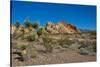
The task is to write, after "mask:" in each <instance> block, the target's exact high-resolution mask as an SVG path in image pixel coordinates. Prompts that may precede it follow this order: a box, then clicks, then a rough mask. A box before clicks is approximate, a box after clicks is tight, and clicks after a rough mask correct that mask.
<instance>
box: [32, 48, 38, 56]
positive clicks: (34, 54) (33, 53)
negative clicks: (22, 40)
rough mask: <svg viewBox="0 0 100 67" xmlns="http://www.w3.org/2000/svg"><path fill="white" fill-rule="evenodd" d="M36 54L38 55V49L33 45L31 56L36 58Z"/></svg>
mask: <svg viewBox="0 0 100 67" xmlns="http://www.w3.org/2000/svg"><path fill="white" fill-rule="evenodd" d="M36 56H37V50H36V48H34V47H32V49H31V57H32V58H34V57H36Z"/></svg>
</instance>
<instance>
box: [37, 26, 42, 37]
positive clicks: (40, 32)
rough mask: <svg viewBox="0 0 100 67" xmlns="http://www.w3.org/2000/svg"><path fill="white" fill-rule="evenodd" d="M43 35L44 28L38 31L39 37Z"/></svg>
mask: <svg viewBox="0 0 100 67" xmlns="http://www.w3.org/2000/svg"><path fill="white" fill-rule="evenodd" d="M42 33H43V28H40V29H39V30H38V31H37V34H38V36H40V35H42Z"/></svg>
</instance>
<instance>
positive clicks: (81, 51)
mask: <svg viewBox="0 0 100 67" xmlns="http://www.w3.org/2000/svg"><path fill="white" fill-rule="evenodd" d="M89 53H90V52H89V51H88V50H87V49H86V48H80V54H81V55H89Z"/></svg>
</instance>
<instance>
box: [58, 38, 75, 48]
mask: <svg viewBox="0 0 100 67" xmlns="http://www.w3.org/2000/svg"><path fill="white" fill-rule="evenodd" d="M59 42H60V43H59V45H61V46H62V47H64V46H65V45H67V47H68V46H70V45H71V44H72V43H74V42H73V41H72V40H69V39H67V38H66V39H63V40H59Z"/></svg>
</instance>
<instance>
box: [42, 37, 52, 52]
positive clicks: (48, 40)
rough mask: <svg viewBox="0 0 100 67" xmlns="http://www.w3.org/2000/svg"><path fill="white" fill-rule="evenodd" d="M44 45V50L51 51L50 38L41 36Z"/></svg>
mask: <svg viewBox="0 0 100 67" xmlns="http://www.w3.org/2000/svg"><path fill="white" fill-rule="evenodd" d="M43 41H44V46H45V48H46V52H52V50H53V47H52V44H51V41H52V39H51V38H43Z"/></svg>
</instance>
